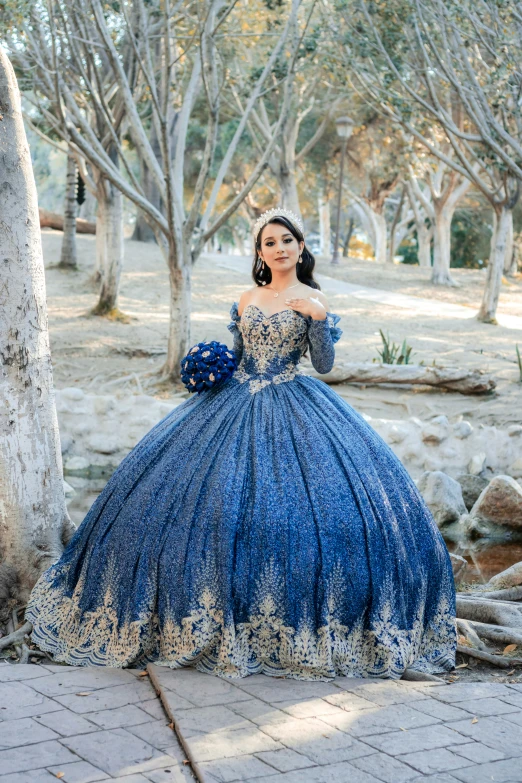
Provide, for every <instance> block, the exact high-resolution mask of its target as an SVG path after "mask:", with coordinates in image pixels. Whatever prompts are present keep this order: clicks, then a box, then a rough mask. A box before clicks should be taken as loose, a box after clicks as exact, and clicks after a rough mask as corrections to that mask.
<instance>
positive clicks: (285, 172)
mask: <svg viewBox="0 0 522 783" xmlns="http://www.w3.org/2000/svg"><path fill="white" fill-rule="evenodd" d="M279 187H280V189H281V206H282V207H284V208H285V209H289V210H291V211H292V212H294V214H296V215H297V216H298V217H301V208H300V206H299V195H298V193H297V181H296V177H295V169H294V168H293V167H292V168H290V167H286V166H281V169H280V174H279Z"/></svg>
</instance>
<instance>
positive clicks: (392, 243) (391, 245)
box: [386, 187, 406, 264]
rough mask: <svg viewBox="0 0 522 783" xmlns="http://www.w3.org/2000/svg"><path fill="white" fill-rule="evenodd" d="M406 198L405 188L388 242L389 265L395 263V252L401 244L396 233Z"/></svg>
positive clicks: (387, 257) (387, 258)
mask: <svg viewBox="0 0 522 783" xmlns="http://www.w3.org/2000/svg"><path fill="white" fill-rule="evenodd" d="M405 197H406V188H405V187H404V188H403V189H402V193H401V198H400V201H399V203H398V205H397V209H396V210H395V215H394V216H393V222H392V224H391V228H390V239H389V241H388V252H387V254H386V260H387V262H388V263H389V264H393V263H394V259H395V250H396V248H397V247H399V245H400V244H401V243H400V241H397V236H396V233H397V226H398V224H399V219H400V217H401V213H402V207H403V204H404V199H405Z"/></svg>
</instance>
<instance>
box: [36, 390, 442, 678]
mask: <svg viewBox="0 0 522 783" xmlns="http://www.w3.org/2000/svg"><path fill="white" fill-rule="evenodd" d="M454 618H455V588H454V583H453V576H452V568H451V561H450V558H449V554H448V551H447V548H446V545H445V543H444V541H443V539H442V536H441V534H440V531H439V530H438V528H437V525H436V523H435V521H434V519H433V517H432V515H431V514H430V512H429V510H428V509H427V507H426V505H425V503H424V501H423V500H422V498H421V496H420V494H419V492H418V490H417V488H416V486H415V484H414V483H413V481H412V479H411V477H410V476H409V474H408V473H407V471H406V470H405V468H404V467H403V466H402V464H401V463H400V461H399V460H398V459H397V458H396V457H395V455H394V454H393V452H392V451H391V449H390V448H389V447H388V446H387V445H386V444H385V443H384V441H383V440H382V439H381V438H380V436H379V435H378V434H377V433H376V432H375V431H374V430H373V429H372V428H371V426H370V425H369V424H368V423H367V422H366V421H365V420H364V419H363V418H362V417H361V416H360V415H359V414H358V413H357V412H356V411H355V410H354V409H353V408H352V407H351V406H350V405H349V404H348V403H346V402H345V401H344V400H343V399H342V398H341V397H339V395H338V394H337V393H336V392H334V391H333V390H332V389H330V388H329V387H328V386H327V385H326V384H325V383H324V382H322V381H320V380H318V379H315V378H311V377H307V376H300V375H297V376H296V377H295V378H293V379H292V380H290V381H288V382H285V383H280V384H278V385H276V384H269V385H266V386H264V387H263V388H261V389H260V390H259V391H257V392H256V393H254V394H253V393H251V390H250V389H249V384H248V383H242V382H240V381H239V380H237V379H236V378H235V377H232V378H231V379H230V380H228V381H227V382H225V383H224V384H222V385H221V386H218V387H216V388H214V389H210V390H208V391H206V392H204V393H202V394H201V395H198V396H194V397H192V398H190V399H189V400H186V401H185V402H184V403H182V404H181V405H180V406H178V407H177V408H175V409H174V410H173V411H172V412H171V413H170V414H169V415H168V416H166V417H165V418H164V419H163V420H162V421H161V422H160V423H159V424H158V425H156V426H155V427H154V428H153V429H152V430H151V431H150V432H149V433H148V434H147V435H146V436H145V437H144V438H143V439H142V440H141V441H140V442H139V443H138V445H137V446H136V447H135V448H134V450H133V451H132V452H131V453H130V454H129V455H128V456H127V457H126V458H125V459H124V461H123V462H122V463H121V465H120V466H119V468H118V469H117V470H116V472H115V473H114V474H113V476H112V477H111V479H110V480H109V482H108V484H107V485H106V487H105V488H104V490H103V491H102V493H101V494H100V495H99V497H98V498H97V499H96V501H95V503H94V504H93V506H92V507H91V509H90V510H89V512H88V514H87V516H86V517H85V519H84V521H83V523H82V524H81V525H80V527H79V528H78V530H77V531H76V533H75V535H74V537H73V539H72V540H71V542H70V543H69V545H68V547H67V548H66V550H65V552H64V554H63V555H62V557H61V559H60V560H59V561H58V562H57V563H56V564H55V565H54V566H52V567H51V568H50V569H49V570H48V571H46V572H45V573H44V574H43V576H42V577H41V578H40V580H39V582H38V583H37V585H36V586H35V588H34V590H33V593H32V595H31V600H30V603H29V606H28V610H27V619H29V620H30V621H31V622H32V623H33V626H34V631H33V639H34V641H36V642H37V643H38V644H39V646H40V647H41V648H42V649H44V650H48V651H50V652H51V653H53V655H54V657H55V659H56V660H58V661H66V662H68V663H70V664H75V665H79V664H80V665H81V664H90V665H108V666H128V665H138V664H142V663H144V662H146V661H156V662H158V663H161V664H164V665H167V666H172V667H179V666H186V665H194V666H196V667H197V668H198V669H200V670H202V671H208V672H212V673H214V674H217V675H219V676H223V677H238V676H246V675H248V674H252V673H258V672H264V673H266V674H274V675H278V676H281V675H284V676H288V677H295V678H302V679H329V678H331V677H334V676H335V675H338V674H344V675H349V676H356V677H386V678H393V679H397V678H399V677H400V676H401V675H402V673H403V672H404V669H405V668H406V667H408V666H409V667H411V668H414V669H417V670H419V671H426V672H430V673H437V672H443V671H447V670H450V669H451V668H453V667H454V664H455V650H456V632H455V623H454Z"/></svg>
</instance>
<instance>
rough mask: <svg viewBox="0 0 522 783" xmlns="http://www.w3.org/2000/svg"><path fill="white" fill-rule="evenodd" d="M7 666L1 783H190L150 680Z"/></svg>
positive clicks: (0, 687) (1, 673) (2, 691)
mask: <svg viewBox="0 0 522 783" xmlns="http://www.w3.org/2000/svg"><path fill="white" fill-rule="evenodd" d="M140 675H141V672H139V671H137V670H129V669H124V670H122V669H103V668H100V667H96V668H94V667H80V668H75V667H71V666H60V665H53V664H49V665H47V664H41V665H32V664H28V665H25V666H24V665H16V664H9V663H6V662H1V663H0V783H52V781H54V783H56V781H57V780H60V781H62V783H95V781H99V783H102V781H115V780H116V781H120V783H190V781H192V782H193V781H194V780H195V778H194V776H193V775H192V772H191V769H190V765H188V764H187V763H185V764H184V763H183V761H184V759H185V756H184V754H183V752H182V750H181V746H180V745H179V742H178V739H177V736H176V734H175V733H174V731H173V729H172V728H170V727H169V725H168V724H169V719H168V718H167V716H166V713H165V711H164V709H163V707H162V704H161V702H160V700H159V699H158V697H157V695H156V692H155V691H154V688H153V686H152V685H151V683H150V680H149V677H148V676H147V675H145V676H140Z"/></svg>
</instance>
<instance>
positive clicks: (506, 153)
mask: <svg viewBox="0 0 522 783" xmlns="http://www.w3.org/2000/svg"><path fill="white" fill-rule="evenodd" d="M357 5H358V8H359V9H360V13H361V15H362V18H363V19H364V22H365V24H366V28H365V30H366V31H367V35H366V38H365V46H366V47H367V49H366V51H367V52H368V53H369V55H370V56H365V57H364V58H363V60H364V64H362V63H361V62H359V63H358V66H357V67H356V68H354V69H353V71H352V73H353V77H354V80H355V81H356V82H357V84H358V85H359V88H360V92H361V95H363V96H366V99H367V100H368V101H369V102H370V103H371V105H372V106H373V108H374V109H376V110H377V111H380V112H381V113H382V114H383V115H384V116H386V117H389V118H390V119H391V120H392V121H393V122H395V123H397V125H400V126H401V127H402V128H403V129H404V131H405V132H406V133H407V134H409V135H410V136H411V137H412V138H413V139H414V140H415V141H416V142H417V143H419V144H421V145H423V146H424V147H425V148H426V149H427V150H428V151H429V153H431V154H432V155H433V156H434V157H436V158H437V159H438V160H439V161H441V162H442V163H444V164H445V165H446V166H447V167H448V168H449V169H451V170H452V171H453V172H455V174H458V175H460V177H462V187H465V184H464V180H466V179H467V180H469V182H470V183H471V184H472V185H474V186H475V187H476V188H477V189H478V190H479V191H480V192H481V193H482V194H483V195H484V196H485V197H486V198H487V199H488V201H489V203H490V204H491V207H492V209H493V211H494V214H495V219H494V227H493V228H494V232H493V238H492V244H491V253H490V259H489V265H488V274H487V277H486V284H485V290H484V295H483V299H482V303H481V306H480V309H479V312H478V315H477V317H478V319H479V320H481V321H485V322H489V323H494V322H495V313H496V307H497V303H498V298H499V293H500V281H501V273H502V269H503V266H504V259H505V253H506V245H507V242H506V238H507V235H508V228H509V217H508V214H509V212H510V210H512V209H513V207H514V205H515V204H516V201H517V199H518V190H519V189H518V186H517V185H516V183H515V181H514V177H520V176H521V175H522V170H520V169H519V167H518V163H517V160H516V157H515V155H514V154H512V153H511V151H510V145H511V144H512V142H513V141H514V140H515V139H514V137H513V136H512V135H510V134H509V133H508V131H507V130H506V128H504V135H503V136H502V143H495V140H494V139H491V134H490V133H489V131H488V127H487V123H485V122H484V121H483V120H484V118H483V117H482V115H481V113H480V112H478V111H475V110H474V107H475V103H474V101H475V99H474V100H473V101H471V102H470V101H469V100H467V98H466V96H468V98H469V92H470V91H469V90H468V85H470V84H471V83H472V82H474V81H480V79H479V76H478V74H479V71H480V69H481V68H482V63H483V61H484V57H483V56H482V55H483V51H481V47H483V48H485V49H487V41H486V43H484V41H483V40H482V38H481V33H482V31H481V30H480V29H477V28H476V26H474V25H473V21H474V16H473V12H472V10H471V7H470V3H469V2H468V1H467V2H466V4H465V6H464V8H465V12H464V13H463V14H461V13H460V6H459V10H458V13H456V14H455V15H454V16H451V15H450V14H449V12H448V6H447V5H445V4H443V3H442V2H441V1H440V0H436V2H434V3H433V4H432V3H430V4H429V5H428V4H427V3H424V2H422V1H421V0H411V2H410V3H409V4H408V6H407V9H406V6H405V7H401V11H402V12H403V13H406V12H407V13H408V14H409V16H408V26H407V27H406V28H405V29H404V33H405V34H404V36H403V38H402V39H401V41H400V45H399V44H398V40H399V39H398V38H393V36H390V35H386V36H383V29H384V27H385V26H386V24H388V23H389V19H388V17H387V18H386V19H385V18H384V17H383V19H380V18H379V15H378V14H375V13H374V12H373V10H372V12H371V13H370V10H369V8H368V6H367V4H366V1H365V0H358V3H357ZM483 5H484V6H487V5H488V2H487V0H486V2H485V3H484V4H483ZM466 14H467V16H466ZM462 18H464V19H469V20H470V24H469V25H468V26H467V27H466V25H464V26H463V27H462V29H461V28H459V25H458V23H457V22H459V21H461V20H462ZM381 22H382V24H383V25H384V27H379V24H380V23H381ZM392 39H393V41H392V42H390V41H391V40H392ZM479 39H480V40H479ZM397 45H399V48H400V52H399V49H397ZM457 45H458V46H459V47H460V46H461V47H462V49H463V50H471V51H472V52H473V51H476V52H477V51H478V54H477V55H476V57H471V56H470V55H469V54H468V55H467V57H466V58H464V57H463V56H462V57H461V59H459V60H458V63H459V64H460V63H462V70H461V71H459V70H458V69H457V68H456V67H455V60H454V56H453V55H454V46H457ZM368 47H369V48H368ZM370 53H371V54H370ZM459 56H460V55H459ZM488 77H489V80H488V84H489V85H490V89H489V91H484V90H483V91H482V93H481V95H482V97H481V99H480V100H481V101H482V102H485V104H487V105H488V106H489V107H490V108H491V103H492V101H493V98H494V96H495V95H496V94H497V90H498V86H499V85H498V82H497V83H495V80H494V73H491V69H490V72H488ZM492 77H493V78H492ZM473 89H474V88H473ZM477 95H478V93H477ZM477 101H478V98H477ZM412 102H413V106H415V107H416V110H417V114H415V113H414V112H413V111H412V108H411V107H412ZM484 110H485V107H484ZM488 111H489V110H488ZM486 113H488V112H486ZM493 113H494V112H493ZM488 116H489V115H488ZM430 122H431V126H430ZM510 123H511V124H512V120H510V119H509V118H507V120H506V121H505V125H506V126H510ZM433 126H435V128H436V129H437V130H436V131H434V130H433ZM441 130H442V132H443V133H444V143H445V144H446V145H447V146H449V148H450V149H451V154H448V153H447V152H446V150H445V149H444V147H443V146H441V145H440V144H439V143H438V134H440V131H441ZM497 130H498V133H499V134H500V128H498V129H497ZM506 134H507V135H506ZM501 135H502V134H501ZM508 136H509V138H508ZM434 228H435V227H434ZM435 230H436V228H435ZM434 282H437V281H436V280H434Z"/></svg>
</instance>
